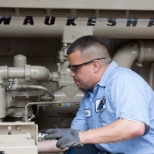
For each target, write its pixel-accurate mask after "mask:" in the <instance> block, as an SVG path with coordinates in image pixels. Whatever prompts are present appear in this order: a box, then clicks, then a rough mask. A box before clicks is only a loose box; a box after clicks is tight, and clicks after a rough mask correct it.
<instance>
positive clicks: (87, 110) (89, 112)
mask: <svg viewBox="0 0 154 154" xmlns="http://www.w3.org/2000/svg"><path fill="white" fill-rule="evenodd" d="M85 115H86V117H87V118H89V117H91V110H90V109H85Z"/></svg>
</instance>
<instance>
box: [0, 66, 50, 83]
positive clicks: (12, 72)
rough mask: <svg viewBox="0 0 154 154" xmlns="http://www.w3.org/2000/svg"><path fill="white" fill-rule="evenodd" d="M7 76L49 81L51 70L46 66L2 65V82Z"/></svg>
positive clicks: (0, 69)
mask: <svg viewBox="0 0 154 154" xmlns="http://www.w3.org/2000/svg"><path fill="white" fill-rule="evenodd" d="M7 78H25V79H26V80H31V79H32V80H39V81H48V80H49V79H50V72H49V70H48V69H47V68H45V67H44V66H30V65H25V68H22V67H7V66H1V67H0V83H3V80H4V79H7Z"/></svg>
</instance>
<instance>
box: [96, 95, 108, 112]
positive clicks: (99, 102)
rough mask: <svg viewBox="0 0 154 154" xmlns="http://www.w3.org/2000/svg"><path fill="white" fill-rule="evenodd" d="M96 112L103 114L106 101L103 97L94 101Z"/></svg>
mask: <svg viewBox="0 0 154 154" xmlns="http://www.w3.org/2000/svg"><path fill="white" fill-rule="evenodd" d="M95 109H96V112H103V111H104V110H105V109H106V99H105V97H103V98H101V99H96V100H95Z"/></svg>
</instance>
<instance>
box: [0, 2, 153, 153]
mask: <svg viewBox="0 0 154 154" xmlns="http://www.w3.org/2000/svg"><path fill="white" fill-rule="evenodd" d="M153 13H154V1H153V0H148V1H145V0H135V1H133V0H129V1H126V0H116V1H115V0H101V1H100V0H95V1H93V0H52V1H51V0H26V1H24V0H13V1H12V0H7V1H6V0H0V154H12V153H13V154H19V153H21V152H22V153H23V154H24V153H25V154H27V153H29V154H44V153H47V152H48V153H60V154H61V153H63V152H62V151H61V152H60V151H58V150H57V149H55V150H52V152H51V150H50V149H48V148H46V147H45V146H42V147H39V142H40V141H42V140H39V139H40V138H39V134H40V132H42V131H43V130H45V129H47V128H50V127H53V128H54V127H59V128H64V127H66V128H67V127H70V124H71V121H72V119H73V117H74V116H75V114H76V112H77V110H78V107H79V104H80V100H81V99H82V97H83V93H82V92H81V91H80V90H79V89H78V88H77V87H76V86H75V85H74V83H73V80H72V78H71V77H70V71H69V69H68V68H67V66H68V60H67V54H66V51H67V48H68V46H69V45H70V44H71V43H72V42H73V41H74V40H76V39H77V38H79V37H81V36H83V35H96V36H99V37H101V38H102V40H103V41H104V43H105V44H106V45H107V46H108V47H109V50H110V52H111V55H112V57H113V59H114V60H115V61H116V62H117V63H118V64H119V65H121V66H124V67H129V68H131V69H133V70H134V71H136V72H137V73H139V74H140V75H141V76H142V77H143V78H145V80H146V81H147V82H148V83H149V84H150V86H151V87H152V88H154V83H153V80H154V63H153V62H154V17H153Z"/></svg>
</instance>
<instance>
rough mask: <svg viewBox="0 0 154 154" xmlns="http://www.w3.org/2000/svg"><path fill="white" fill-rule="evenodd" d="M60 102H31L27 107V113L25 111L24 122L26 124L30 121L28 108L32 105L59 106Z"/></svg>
mask: <svg viewBox="0 0 154 154" xmlns="http://www.w3.org/2000/svg"><path fill="white" fill-rule="evenodd" d="M57 103H59V101H54V102H29V103H27V104H26V106H25V111H24V120H25V122H26V121H28V107H29V106H32V105H49V104H57Z"/></svg>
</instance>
